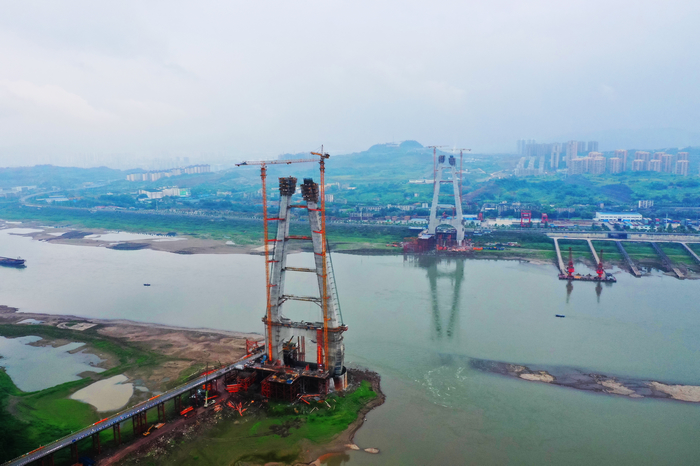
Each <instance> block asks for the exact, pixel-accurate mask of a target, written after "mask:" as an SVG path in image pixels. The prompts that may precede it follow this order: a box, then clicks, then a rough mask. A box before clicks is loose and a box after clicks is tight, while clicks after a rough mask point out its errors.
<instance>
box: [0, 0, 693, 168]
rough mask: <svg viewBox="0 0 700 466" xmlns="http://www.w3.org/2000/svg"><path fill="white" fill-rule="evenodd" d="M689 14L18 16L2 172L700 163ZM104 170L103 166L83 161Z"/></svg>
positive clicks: (446, 7) (12, 11)
mask: <svg viewBox="0 0 700 466" xmlns="http://www.w3.org/2000/svg"><path fill="white" fill-rule="evenodd" d="M698 10H699V7H698V4H697V2H689V1H671V2H663V3H661V2H637V1H635V2H633V1H614V2H603V1H585V2H584V1H577V2H551V1H537V2H528V3H522V2H515V1H498V2H489V3H484V2H454V1H453V2H429V3H426V2H381V3H376V2H330V3H328V2H311V1H309V2H294V3H289V2H264V3H253V2H235V3H232V4H229V3H221V2H203V3H198V4H197V6H196V7H194V6H193V5H192V4H188V3H185V2H149V3H143V2H119V3H106V2H87V1H85V2H80V1H71V2H61V3H53V2H41V1H38V2H32V3H30V4H27V3H25V2H14V3H6V4H5V5H3V14H2V15H0V56H1V57H2V61H3V67H2V69H0V166H16V165H33V164H35V163H52V164H63V165H65V164H69V165H70V164H71V161H76V160H80V161H83V162H81V163H83V164H85V163H86V162H85V161H87V164H92V163H94V164H95V165H97V164H104V165H110V166H116V167H120V168H128V166H130V165H132V166H135V165H136V164H137V163H140V162H143V160H147V159H156V158H159V157H160V158H163V157H166V158H172V157H189V158H190V159H191V160H192V162H193V163H196V162H202V161H203V162H220V161H221V160H240V159H242V158H263V157H268V158H269V157H270V156H275V155H277V154H281V153H286V152H291V153H294V152H302V151H308V150H312V149H314V148H316V147H318V146H319V145H320V144H321V143H324V144H326V147H327V149H328V150H329V151H331V152H334V153H348V152H354V151H360V150H364V149H366V148H367V147H369V146H371V145H372V144H375V143H378V142H391V141H397V142H398V141H401V140H406V139H415V140H418V141H420V142H421V143H423V144H426V145H427V144H447V145H452V146H456V147H470V148H472V149H473V150H474V151H475V152H481V153H499V152H500V153H503V152H507V153H513V152H515V141H516V140H518V139H522V138H527V139H529V138H532V139H536V140H537V141H538V142H539V141H542V142H555V141H567V140H570V139H579V140H590V139H595V140H599V141H600V144H601V147H600V150H614V149H619V148H624V149H633V148H636V149H656V148H663V147H683V146H687V145H693V144H700V136H699V135H698V132H697V130H696V128H697V125H698V113H697V106H698V103H699V100H700V90H698V87H697V85H696V81H697V79H696V78H697V75H698V70H699V66H700V61H699V60H698V55H697V53H696V52H695V50H694V48H695V44H697V43H698V41H699V39H700V32H698V29H697V27H696V25H697V20H698V17H699V15H698V13H699V11H698ZM91 161H92V162H91Z"/></svg>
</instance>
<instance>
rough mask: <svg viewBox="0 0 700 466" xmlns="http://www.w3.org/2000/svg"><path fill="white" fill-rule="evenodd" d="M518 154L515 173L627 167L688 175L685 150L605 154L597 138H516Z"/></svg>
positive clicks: (597, 171)
mask: <svg viewBox="0 0 700 466" xmlns="http://www.w3.org/2000/svg"><path fill="white" fill-rule="evenodd" d="M517 149H518V153H519V154H520V155H521V158H520V160H519V161H518V164H517V165H516V167H515V170H514V174H515V176H538V175H544V174H545V173H546V172H556V171H560V170H565V171H566V173H567V174H568V175H581V174H585V173H588V174H591V175H602V174H604V173H611V174H615V173H623V172H626V171H652V172H662V173H672V174H675V175H681V176H688V168H689V165H690V162H689V160H688V152H678V153H677V154H667V153H665V152H654V153H653V154H652V153H651V152H645V151H635V152H634V153H631V152H630V151H627V150H622V149H621V150H616V151H614V152H612V153H610V155H611V156H607V157H606V155H605V154H603V153H602V152H599V151H598V141H588V142H584V141H569V142H567V143H548V144H538V143H536V142H535V141H534V140H524V139H521V140H519V141H518V145H517Z"/></svg>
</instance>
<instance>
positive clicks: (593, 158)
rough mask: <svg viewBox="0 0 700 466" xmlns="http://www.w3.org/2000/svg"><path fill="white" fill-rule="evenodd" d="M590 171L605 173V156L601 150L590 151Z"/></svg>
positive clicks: (599, 173)
mask: <svg viewBox="0 0 700 466" xmlns="http://www.w3.org/2000/svg"><path fill="white" fill-rule="evenodd" d="M588 159H589V160H588V173H590V174H592V175H602V174H603V173H605V157H603V154H601V153H600V152H589V153H588Z"/></svg>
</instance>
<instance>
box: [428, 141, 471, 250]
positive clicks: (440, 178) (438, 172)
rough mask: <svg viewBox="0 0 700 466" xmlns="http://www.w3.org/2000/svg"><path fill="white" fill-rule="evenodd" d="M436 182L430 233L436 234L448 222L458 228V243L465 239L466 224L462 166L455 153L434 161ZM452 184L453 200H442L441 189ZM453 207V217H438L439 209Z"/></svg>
mask: <svg viewBox="0 0 700 466" xmlns="http://www.w3.org/2000/svg"><path fill="white" fill-rule="evenodd" d="M433 165H434V166H433V168H434V170H433V171H434V175H435V176H434V182H433V202H432V204H431V205H430V220H429V221H428V231H427V233H428V234H429V235H435V233H436V230H437V228H438V227H439V226H440V225H444V224H448V225H451V226H452V227H453V228H454V229H455V230H457V235H456V238H455V240H456V241H457V244H458V245H460V246H461V245H462V242H463V241H464V225H463V224H462V189H461V168H460V169H458V168H457V159H456V158H455V156H454V155H450V156H449V157H447V156H445V155H444V154H440V155H438V156H437V158H436V159H435V160H434V162H433ZM448 183H450V184H452V194H450V196H453V199H454V200H453V201H452V202H449V203H441V202H440V190H441V188H442V185H443V184H448ZM439 208H440V209H444V208H448V209H452V211H453V212H452V213H453V215H452V216H451V218H442V217H438V209H439Z"/></svg>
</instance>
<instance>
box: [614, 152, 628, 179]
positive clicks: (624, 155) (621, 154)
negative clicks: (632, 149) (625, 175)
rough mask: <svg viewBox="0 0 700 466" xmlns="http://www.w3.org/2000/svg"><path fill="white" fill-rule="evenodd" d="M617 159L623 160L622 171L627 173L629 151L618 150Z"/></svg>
mask: <svg viewBox="0 0 700 466" xmlns="http://www.w3.org/2000/svg"><path fill="white" fill-rule="evenodd" d="M615 157H617V158H619V159H621V160H622V170H621V171H623V172H626V171H627V151H626V150H622V149H618V150H616V151H615ZM618 173H619V172H618Z"/></svg>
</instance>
